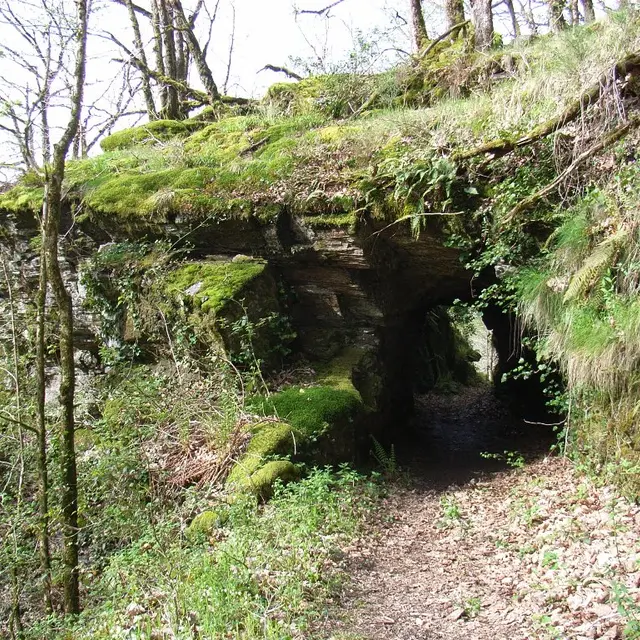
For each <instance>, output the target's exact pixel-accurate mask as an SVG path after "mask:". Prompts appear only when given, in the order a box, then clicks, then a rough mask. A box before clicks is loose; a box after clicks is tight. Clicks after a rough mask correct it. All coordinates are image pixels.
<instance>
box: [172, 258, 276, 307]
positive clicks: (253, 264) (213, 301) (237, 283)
mask: <svg viewBox="0 0 640 640" xmlns="http://www.w3.org/2000/svg"><path fill="white" fill-rule="evenodd" d="M265 268H266V262H264V261H261V260H252V259H248V260H247V259H245V260H238V261H235V262H198V263H193V264H187V265H185V266H183V267H180V268H178V269H176V270H175V271H173V272H172V273H170V274H169V276H168V277H167V282H166V285H165V291H166V292H167V294H169V295H175V294H180V295H182V296H187V295H190V296H191V297H192V298H193V299H194V301H195V302H196V304H197V305H198V306H199V307H200V308H201V309H202V310H203V311H205V312H208V311H213V312H214V313H217V312H219V311H220V310H221V309H222V308H223V307H224V306H225V304H226V303H227V302H228V301H229V300H233V299H236V298H237V296H238V295H239V294H240V292H241V291H242V289H243V288H244V287H245V286H246V285H248V284H249V283H250V282H251V281H252V280H254V279H255V278H257V277H258V276H260V275H261V274H262V273H263V272H264V270H265ZM198 285H199V286H198ZM192 288H197V290H195V289H194V292H193V293H191V294H190V293H188V290H189V289H192Z"/></svg>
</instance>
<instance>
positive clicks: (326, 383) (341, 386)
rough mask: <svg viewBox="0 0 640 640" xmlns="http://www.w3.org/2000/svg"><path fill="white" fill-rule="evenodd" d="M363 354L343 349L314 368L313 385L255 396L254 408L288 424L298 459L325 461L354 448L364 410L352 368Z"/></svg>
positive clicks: (350, 452)
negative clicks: (292, 432) (314, 380)
mask: <svg viewBox="0 0 640 640" xmlns="http://www.w3.org/2000/svg"><path fill="white" fill-rule="evenodd" d="M364 353H365V352H364V351H363V350H361V349H357V348H349V349H345V350H344V351H343V352H342V353H340V354H339V355H338V356H337V357H336V358H334V359H333V360H331V362H329V363H324V364H321V365H319V366H318V367H317V371H318V374H317V383H318V384H317V385H316V386H308V387H300V386H294V387H290V388H288V389H284V390H283V391H280V392H279V393H275V394H273V395H271V396H269V397H268V398H265V397H260V398H256V399H255V400H254V402H253V408H254V410H256V411H258V412H261V413H263V414H264V415H269V416H276V417H277V418H279V419H280V420H284V421H286V422H287V423H288V424H289V425H291V427H290V428H293V430H294V433H295V434H296V436H297V443H296V444H297V454H298V457H299V458H301V459H303V460H312V461H314V462H327V463H330V462H335V461H337V460H344V459H348V458H349V457H351V456H353V454H354V451H355V448H356V441H357V432H358V428H359V422H360V419H361V418H363V417H364V416H366V414H367V411H368V410H367V407H366V406H365V404H364V402H363V400H362V397H361V395H360V393H359V392H358V390H357V389H356V387H355V386H354V384H353V376H354V370H355V369H356V368H357V366H358V364H359V362H360V361H361V360H362V358H363V356H364Z"/></svg>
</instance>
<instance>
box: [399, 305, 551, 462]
mask: <svg viewBox="0 0 640 640" xmlns="http://www.w3.org/2000/svg"><path fill="white" fill-rule="evenodd" d="M412 325H413V326H412V328H411V329H410V330H409V329H407V330H406V331H405V337H408V336H410V339H411V340H412V342H413V344H414V346H413V347H412V348H411V350H410V354H409V357H408V361H407V362H406V363H405V366H404V369H403V370H402V373H401V377H402V385H404V386H405V388H406V387H410V389H411V393H412V398H411V402H412V411H411V414H410V417H409V419H408V421H407V429H406V430H405V431H404V433H403V434H402V438H401V439H400V440H399V442H398V444H397V450H398V455H399V458H400V460H401V461H405V463H407V464H410V466H412V467H422V468H425V469H426V468H430V469H441V470H442V469H448V470H452V471H453V470H456V473H463V474H465V473H466V474H473V473H474V472H475V471H476V470H481V469H486V468H498V467H500V466H506V465H510V466H512V465H514V464H520V462H521V461H522V460H525V459H533V458H534V457H539V456H541V455H544V454H545V453H547V452H548V451H549V449H550V447H551V445H552V444H553V442H554V439H555V438H556V434H555V432H554V425H556V424H557V423H559V422H561V417H559V416H558V415H556V414H554V413H553V412H552V411H550V409H549V408H548V406H547V397H546V396H545V393H544V389H545V383H544V382H543V381H541V380H540V378H539V377H538V376H537V375H534V374H533V373H531V371H533V370H534V369H535V357H534V355H533V353H532V352H530V351H528V350H527V348H526V346H524V345H523V343H522V336H521V332H520V331H519V328H518V326H517V322H516V321H515V319H514V318H513V317H512V316H510V315H509V314H505V313H503V311H502V309H500V308H497V307H487V308H486V309H484V311H483V313H482V314H481V313H479V312H477V311H473V310H471V309H469V308H468V307H465V306H464V305H460V304H451V305H449V306H446V305H438V306H430V307H426V308H423V309H421V310H420V311H417V312H416V313H415V314H414V315H413V318H412ZM525 343H526V341H525ZM523 372H529V373H523Z"/></svg>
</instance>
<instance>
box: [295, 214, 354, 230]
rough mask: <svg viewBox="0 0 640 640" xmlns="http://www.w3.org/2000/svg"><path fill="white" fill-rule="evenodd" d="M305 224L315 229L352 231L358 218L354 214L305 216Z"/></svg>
mask: <svg viewBox="0 0 640 640" xmlns="http://www.w3.org/2000/svg"><path fill="white" fill-rule="evenodd" d="M302 220H303V222H304V223H305V224H306V225H307V226H308V227H311V228H313V229H333V228H336V227H337V228H343V229H351V228H353V227H354V226H355V224H356V222H357V217H356V215H355V214H354V213H342V214H335V215H319V216H318V215H316V216H303V217H302Z"/></svg>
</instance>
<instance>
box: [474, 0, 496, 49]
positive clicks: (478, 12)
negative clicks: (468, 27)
mask: <svg viewBox="0 0 640 640" xmlns="http://www.w3.org/2000/svg"><path fill="white" fill-rule="evenodd" d="M471 8H472V10H473V22H474V26H475V47H476V49H477V50H478V51H486V50H487V49H490V48H491V45H492V44H493V11H492V8H491V0H472V2H471Z"/></svg>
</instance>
